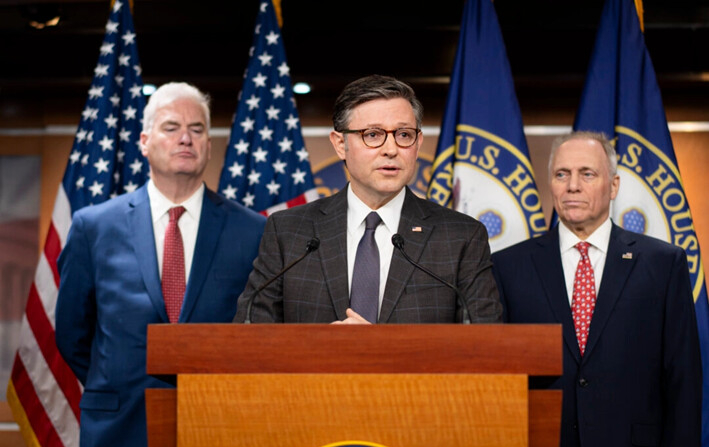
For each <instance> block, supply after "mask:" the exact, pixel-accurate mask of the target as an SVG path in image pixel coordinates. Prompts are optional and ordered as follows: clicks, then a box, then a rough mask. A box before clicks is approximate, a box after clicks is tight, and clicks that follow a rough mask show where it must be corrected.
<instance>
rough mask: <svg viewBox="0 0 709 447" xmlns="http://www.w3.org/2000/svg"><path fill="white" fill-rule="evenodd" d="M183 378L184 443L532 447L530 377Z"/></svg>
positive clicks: (186, 446)
mask: <svg viewBox="0 0 709 447" xmlns="http://www.w3.org/2000/svg"><path fill="white" fill-rule="evenodd" d="M178 380H179V383H178V387H177V390H178V391H177V396H178V399H177V400H178V406H177V413H178V419H179V424H178V437H177V438H178V447H200V446H211V447H220V446H223V447H227V446H234V447H241V446H244V447H245V446H252V447H272V446H279V447H304V446H312V447H319V446H324V445H326V444H331V443H334V442H338V441H352V440H359V441H369V442H376V443H378V444H383V445H385V446H391V447H394V446H406V447H430V446H446V447H458V446H478V447H498V446H502V445H504V446H506V447H526V446H527V424H526V421H527V377H526V376H524V375H502V374H489V375H476V374H253V375H252V374H243V375H232V374H230V375H213V374H212V375H208V374H198V375H190V374H187V375H184V376H180V378H179V379H178ZM520 421H522V422H523V423H520Z"/></svg>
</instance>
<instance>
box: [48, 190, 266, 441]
mask: <svg viewBox="0 0 709 447" xmlns="http://www.w3.org/2000/svg"><path fill="white" fill-rule="evenodd" d="M264 225H265V218H264V217H263V216H260V215H259V214H257V213H255V212H253V211H251V210H248V209H246V208H244V207H242V206H240V205H238V204H236V203H234V202H230V201H228V200H226V199H224V198H223V197H221V196H219V195H217V194H215V193H214V192H212V191H209V190H205V194H204V200H203V203H202V214H201V217H200V222H199V229H198V233H197V242H196V245H195V252H194V258H193V261H192V269H191V272H190V277H189V278H188V281H187V290H186V292H185V299H184V302H183V306H182V311H181V314H180V318H179V321H180V322H183V323H184V322H195V323H196V322H230V321H231V320H232V318H233V317H234V315H235V313H236V303H237V298H238V296H239V294H240V293H241V292H242V290H243V289H244V286H245V285H246V280H247V277H248V274H249V272H250V271H251V268H252V262H253V260H254V258H255V257H256V255H257V253H258V245H259V241H260V239H261V234H262V233H263V227H264ZM58 264H59V271H60V278H61V280H60V286H59V297H58V299H57V309H56V341H57V346H58V347H59V350H60V352H61V354H62V356H63V357H64V359H65V360H66V362H67V363H68V364H69V366H70V367H71V369H72V370H73V371H74V373H75V374H76V376H77V377H78V379H79V380H80V381H81V383H82V384H83V385H84V387H85V388H84V394H83V396H82V398H81V403H80V407H81V434H80V444H81V446H101V447H106V446H131V447H134V446H144V445H146V444H147V435H146V423H145V397H144V390H145V388H163V387H169V386H171V385H170V384H168V383H166V382H163V381H162V380H159V379H158V378H154V377H150V376H148V375H147V374H146V366H145V348H146V331H147V325H148V324H151V323H168V322H169V321H168V317H167V312H166V310H165V303H164V300H163V296H162V289H161V285H160V276H159V271H158V263H157V255H156V252H155V240H154V237H153V224H152V218H151V212H150V201H149V199H148V193H147V188H146V187H145V186H143V187H142V188H140V189H138V190H137V191H136V192H134V193H132V194H126V195H123V196H120V197H118V198H115V199H113V200H109V201H107V202H105V203H103V204H101V205H97V206H91V207H86V208H83V209H81V210H79V211H77V212H76V213H74V217H73V222H72V226H71V230H70V231H69V237H68V240H67V243H66V246H65V247H64V250H63V251H62V253H61V255H60V257H59V261H58Z"/></svg>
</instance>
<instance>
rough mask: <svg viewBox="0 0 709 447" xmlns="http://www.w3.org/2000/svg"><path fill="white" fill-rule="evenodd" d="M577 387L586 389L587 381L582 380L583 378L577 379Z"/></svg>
mask: <svg viewBox="0 0 709 447" xmlns="http://www.w3.org/2000/svg"><path fill="white" fill-rule="evenodd" d="M579 386H580V387H581V388H586V387H587V386H588V380H586V379H584V378H583V377H582V378H580V379H579Z"/></svg>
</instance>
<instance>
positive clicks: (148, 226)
mask: <svg viewBox="0 0 709 447" xmlns="http://www.w3.org/2000/svg"><path fill="white" fill-rule="evenodd" d="M127 217H128V224H129V225H130V228H131V233H132V237H131V239H132V243H133V251H134V252H135V257H136V260H137V263H138V267H139V269H140V273H141V275H142V277H143V283H144V284H145V290H147V291H148V296H149V297H150V301H151V302H152V303H153V307H154V308H155V312H157V313H158V315H160V318H161V319H162V321H163V322H165V323H167V322H168V321H169V320H168V318H167V311H166V310H165V300H164V299H163V296H162V288H161V286H160V272H159V271H158V255H157V253H156V252H155V236H154V234H153V219H152V214H151V213H150V200H148V189H147V187H146V186H143V187H142V188H140V189H139V190H138V191H136V194H135V196H134V197H133V198H132V199H131V201H130V202H129V209H128V216H127Z"/></svg>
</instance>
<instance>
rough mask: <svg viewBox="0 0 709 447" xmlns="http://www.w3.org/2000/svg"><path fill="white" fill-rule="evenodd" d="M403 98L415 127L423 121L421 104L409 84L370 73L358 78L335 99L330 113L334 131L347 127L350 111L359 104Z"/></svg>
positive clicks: (419, 125)
mask: <svg viewBox="0 0 709 447" xmlns="http://www.w3.org/2000/svg"><path fill="white" fill-rule="evenodd" d="M394 98H404V99H405V100H407V101H409V103H410V104H411V107H412V108H413V110H414V117H416V127H419V128H420V127H421V122H422V121H423V105H422V104H421V102H420V101H419V100H418V99H417V98H416V94H415V93H414V89H412V88H411V86H409V84H407V83H405V82H402V81H399V80H398V79H395V78H392V77H391V76H381V75H371V76H365V77H363V78H359V79H357V80H356V81H352V82H350V83H349V84H347V86H345V88H344V90H342V93H340V96H338V97H337V100H335V107H334V110H333V113H332V125H333V127H334V128H335V130H336V131H338V132H341V131H343V130H345V129H347V126H348V125H349V122H350V118H351V115H352V111H353V110H354V109H355V108H356V107H357V106H358V105H360V104H364V103H365V102H369V101H373V100H375V99H394Z"/></svg>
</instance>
